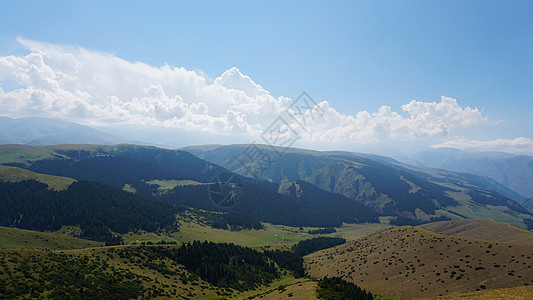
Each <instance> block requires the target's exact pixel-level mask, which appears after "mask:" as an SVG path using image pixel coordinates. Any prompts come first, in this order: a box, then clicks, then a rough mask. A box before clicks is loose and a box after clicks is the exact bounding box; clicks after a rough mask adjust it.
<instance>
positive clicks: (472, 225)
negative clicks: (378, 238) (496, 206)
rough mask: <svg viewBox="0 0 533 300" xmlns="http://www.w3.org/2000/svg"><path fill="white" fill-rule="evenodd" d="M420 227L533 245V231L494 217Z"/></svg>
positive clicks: (439, 231)
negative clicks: (495, 219)
mask: <svg viewBox="0 0 533 300" xmlns="http://www.w3.org/2000/svg"><path fill="white" fill-rule="evenodd" d="M419 227H423V228H425V229H428V230H431V231H435V232H438V233H441V234H446V235H453V236H462V237H469V238H475V239H481V240H489V241H496V242H502V243H514V244H525V245H533V232H531V231H529V230H526V229H524V228H521V227H517V226H514V225H511V224H508V223H503V222H498V221H494V220H492V219H470V220H453V221H441V222H434V223H428V224H423V225H420V226H419Z"/></svg>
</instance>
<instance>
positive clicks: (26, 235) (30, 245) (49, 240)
mask: <svg viewBox="0 0 533 300" xmlns="http://www.w3.org/2000/svg"><path fill="white" fill-rule="evenodd" d="M103 244H104V243H101V242H95V241H90V240H85V239H80V238H75V237H71V236H67V235H64V234H58V233H49V232H38V231H33V230H25V229H18V228H9V227H0V249H34V250H68V249H79V248H91V247H100V246H102V245H103Z"/></svg>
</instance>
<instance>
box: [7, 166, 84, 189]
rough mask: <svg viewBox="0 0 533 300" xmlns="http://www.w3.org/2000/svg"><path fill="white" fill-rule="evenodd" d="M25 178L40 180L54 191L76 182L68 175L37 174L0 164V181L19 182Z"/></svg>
mask: <svg viewBox="0 0 533 300" xmlns="http://www.w3.org/2000/svg"><path fill="white" fill-rule="evenodd" d="M25 180H35V181H37V182H42V183H44V184H46V185H47V186H48V188H49V189H51V190H55V191H61V190H64V189H67V188H68V187H69V186H70V185H71V184H72V183H74V182H76V180H75V179H72V178H68V177H61V176H53V175H46V174H39V173H35V172H32V171H28V170H25V169H22V168H17V167H10V166H3V165H0V181H3V182H20V181H25Z"/></svg>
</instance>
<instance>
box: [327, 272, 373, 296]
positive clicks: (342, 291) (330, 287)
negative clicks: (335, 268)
mask: <svg viewBox="0 0 533 300" xmlns="http://www.w3.org/2000/svg"><path fill="white" fill-rule="evenodd" d="M318 297H319V298H322V299H325V300H372V299H374V296H373V295H372V293H370V292H367V291H365V290H363V289H361V288H360V287H358V286H357V285H355V284H353V283H351V282H348V281H346V280H344V279H342V278H340V277H331V278H328V277H324V278H322V279H321V280H319V281H318Z"/></svg>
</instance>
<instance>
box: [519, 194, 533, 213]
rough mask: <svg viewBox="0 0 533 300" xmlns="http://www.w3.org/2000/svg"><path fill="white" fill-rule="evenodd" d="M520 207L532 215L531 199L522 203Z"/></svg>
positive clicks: (532, 198) (532, 202)
mask: <svg viewBox="0 0 533 300" xmlns="http://www.w3.org/2000/svg"><path fill="white" fill-rule="evenodd" d="M522 206H523V207H524V208H525V209H527V210H528V211H529V212H531V213H533V197H531V198H529V199H527V200H526V201H524V202H522Z"/></svg>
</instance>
